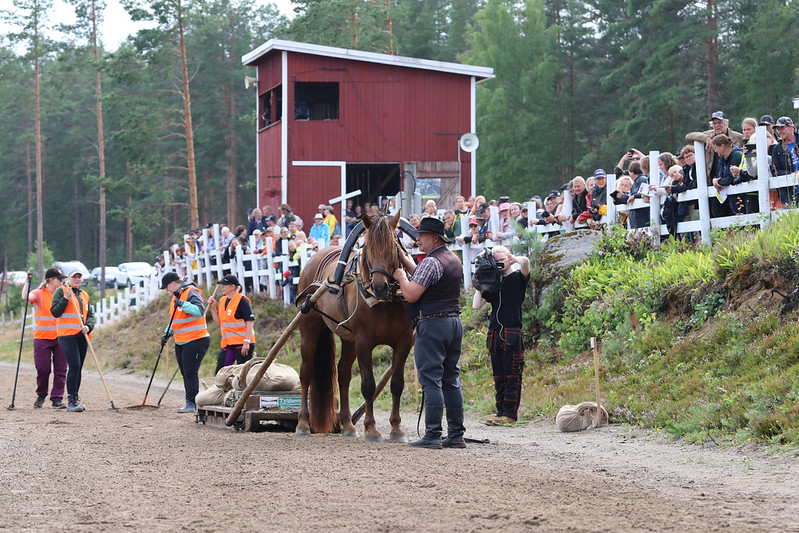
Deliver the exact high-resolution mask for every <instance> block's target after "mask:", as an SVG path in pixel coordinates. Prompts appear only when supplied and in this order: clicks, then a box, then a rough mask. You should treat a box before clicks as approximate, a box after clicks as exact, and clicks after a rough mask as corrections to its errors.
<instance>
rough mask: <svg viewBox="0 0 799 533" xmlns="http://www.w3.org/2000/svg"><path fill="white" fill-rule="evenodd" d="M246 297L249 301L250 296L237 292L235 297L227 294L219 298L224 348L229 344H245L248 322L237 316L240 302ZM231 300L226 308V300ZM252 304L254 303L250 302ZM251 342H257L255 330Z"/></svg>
mask: <svg viewBox="0 0 799 533" xmlns="http://www.w3.org/2000/svg"><path fill="white" fill-rule="evenodd" d="M242 298H244V299H245V300H247V301H248V302H249V301H250V299H249V298H247V297H246V296H244V295H242V294H241V293H236V294H235V296H233V298H229V299H228V297H227V296H225V297H224V298H222V299H221V300H219V322H220V325H221V326H220V327H221V328H222V348H226V347H228V346H239V345H241V344H244V339H245V337H246V335H247V322H245V321H244V320H242V319H240V318H236V310H237V309H238V308H239V302H240V301H241V299H242ZM227 301H230V303H229V304H228V305H227V309H225V302H227ZM250 305H251V306H252V303H250ZM250 344H255V332H253V334H252V338H251V339H250Z"/></svg>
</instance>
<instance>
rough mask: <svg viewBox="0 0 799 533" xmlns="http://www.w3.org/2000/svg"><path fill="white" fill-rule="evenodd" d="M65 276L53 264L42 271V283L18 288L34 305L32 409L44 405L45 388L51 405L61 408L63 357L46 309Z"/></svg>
mask: <svg viewBox="0 0 799 533" xmlns="http://www.w3.org/2000/svg"><path fill="white" fill-rule="evenodd" d="M65 278H66V276H65V275H64V274H63V273H62V272H61V271H60V270H59V269H57V268H49V269H47V272H45V274H44V283H42V284H41V285H40V286H39V288H37V289H34V290H32V291H30V293H28V288H27V287H28V286H27V285H26V288H25V289H23V291H22V297H23V298H27V299H28V301H29V302H30V303H32V304H33V306H34V323H33V363H34V365H35V366H36V401H35V402H34V403H33V407H35V408H36V409H39V408H41V407H42V406H43V405H44V401H45V400H46V399H47V393H48V390H49V392H50V401H51V402H52V403H53V409H65V408H66V404H65V403H64V402H63V401H62V400H63V398H64V386H65V384H66V382H67V358H66V357H65V356H64V352H62V351H61V347H60V346H59V345H58V336H57V334H56V324H55V318H54V317H53V315H52V313H51V312H50V305H51V304H52V303H53V293H55V290H56V289H57V288H58V287H60V286H61V282H62V280H64V279H65ZM51 369H52V373H53V388H52V389H50V388H49V386H50V371H51Z"/></svg>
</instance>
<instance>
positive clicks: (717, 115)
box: [710, 111, 727, 120]
mask: <svg viewBox="0 0 799 533" xmlns="http://www.w3.org/2000/svg"><path fill="white" fill-rule="evenodd" d="M714 118H717V119H719V120H727V117H726V116H725V115H724V113H722V112H721V111H716V112H715V113H713V114H712V115H710V120H713V119H714Z"/></svg>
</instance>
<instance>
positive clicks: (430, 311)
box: [417, 246, 463, 318]
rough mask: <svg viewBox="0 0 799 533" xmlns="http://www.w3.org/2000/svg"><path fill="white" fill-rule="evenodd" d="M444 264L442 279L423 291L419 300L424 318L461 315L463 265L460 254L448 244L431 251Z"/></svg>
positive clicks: (431, 254) (420, 310)
mask: <svg viewBox="0 0 799 533" xmlns="http://www.w3.org/2000/svg"><path fill="white" fill-rule="evenodd" d="M430 257H433V258H435V259H438V260H439V261H441V264H442V265H443V266H444V273H443V274H442V276H441V279H440V280H438V281H437V282H436V283H433V284H432V285H430V286H429V287H427V289H426V290H425V291H424V292H423V293H422V296H421V298H419V301H418V302H417V303H418V305H419V312H420V314H421V316H422V318H427V317H431V316H442V315H459V314H460V312H461V305H460V296H461V278H462V277H463V267H462V266H461V262H460V260H458V256H456V255H455V254H453V253H452V252H451V251H450V250H449V249H448V248H447V247H446V246H439V247H438V248H436V249H435V250H433V251H432V252H431V253H430Z"/></svg>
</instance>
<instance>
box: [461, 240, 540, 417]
mask: <svg viewBox="0 0 799 533" xmlns="http://www.w3.org/2000/svg"><path fill="white" fill-rule="evenodd" d="M491 253H492V254H493V256H494V260H495V261H496V263H497V268H498V269H499V270H500V271H501V272H502V285H501V287H500V288H499V290H497V291H496V292H482V291H480V290H477V291H475V293H474V299H473V301H472V308H473V309H475V310H477V309H480V308H481V307H482V306H483V305H484V304H485V303H486V302H488V303H490V304H491V314H490V315H489V324H488V337H487V339H486V347H487V349H488V353H489V354H490V356H491V368H492V370H493V375H494V388H495V391H496V394H495V403H496V408H497V414H496V416H493V417H491V418H489V419H488V420H486V421H485V423H486V424H487V425H489V426H502V425H505V424H513V423H515V422H516V420H517V419H518V411H519V402H520V400H521V393H522V371H523V370H524V340H523V338H522V303H523V302H524V296H525V294H526V291H527V283H528V282H529V281H530V260H529V259H528V258H527V257H525V256H515V255H513V254H512V253H511V252H510V250H509V249H508V248H506V247H504V246H495V247H494V248H493V250H492V251H491ZM515 265H518V269H516V267H515Z"/></svg>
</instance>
